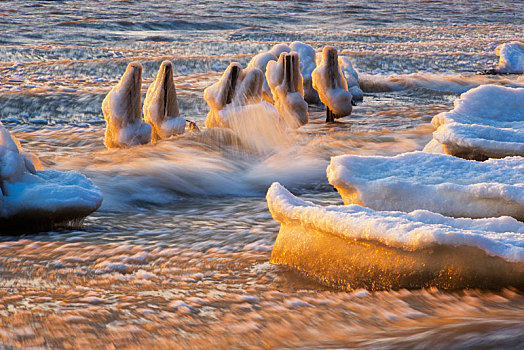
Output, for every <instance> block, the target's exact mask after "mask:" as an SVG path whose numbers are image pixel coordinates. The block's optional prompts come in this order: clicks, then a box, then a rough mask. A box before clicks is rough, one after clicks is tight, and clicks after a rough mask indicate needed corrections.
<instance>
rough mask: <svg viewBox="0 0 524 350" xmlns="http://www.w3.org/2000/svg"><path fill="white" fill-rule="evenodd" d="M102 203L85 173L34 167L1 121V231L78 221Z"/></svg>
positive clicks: (99, 195)
mask: <svg viewBox="0 0 524 350" xmlns="http://www.w3.org/2000/svg"><path fill="white" fill-rule="evenodd" d="M38 164H39V163H38ZM101 203H102V194H101V193H100V190H99V189H98V188H96V187H95V186H94V185H93V183H92V182H91V181H90V180H89V179H87V178H86V177H85V176H83V175H81V174H78V173H76V172H73V171H70V172H60V171H54V170H39V169H38V167H37V168H35V165H34V164H33V162H31V161H30V160H29V159H28V158H27V157H26V156H25V155H24V154H23V153H21V152H20V150H19V146H18V145H17V143H16V141H15V139H14V138H12V137H11V135H10V134H9V132H8V131H7V130H6V129H5V128H4V126H3V125H2V124H1V123H0V233H5V232H8V231H10V230H12V229H16V228H26V229H32V230H35V229H40V228H50V227H52V226H53V225H55V224H59V223H67V222H70V221H80V220H81V219H82V218H84V217H85V216H87V215H89V214H91V213H92V212H94V211H95V210H96V209H98V207H99V206H100V204H101Z"/></svg>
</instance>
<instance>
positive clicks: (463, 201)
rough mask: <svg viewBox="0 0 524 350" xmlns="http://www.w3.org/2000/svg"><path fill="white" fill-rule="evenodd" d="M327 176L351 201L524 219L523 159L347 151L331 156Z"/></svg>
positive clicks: (384, 207) (371, 205) (455, 214)
mask: <svg viewBox="0 0 524 350" xmlns="http://www.w3.org/2000/svg"><path fill="white" fill-rule="evenodd" d="M327 175H328V179H329V182H330V183H331V184H332V185H333V186H335V188H336V189H337V190H338V192H339V193H340V195H341V196H342V199H343V201H344V203H346V204H359V205H363V206H366V207H369V208H372V209H375V210H400V211H405V212H409V211H412V210H416V209H426V210H430V211H433V212H436V213H440V214H443V215H446V216H453V217H471V218H482V217H496V216H503V215H507V216H512V217H514V218H516V219H518V220H524V158H522V157H507V158H504V159H490V160H488V161H486V162H476V161H471V160H465V159H461V158H456V157H453V156H450V155H445V154H431V153H425V152H412V153H404V154H400V155H397V156H395V157H378V156H376V157H364V156H355V155H344V156H338V157H333V158H331V163H330V165H329V166H328V168H327Z"/></svg>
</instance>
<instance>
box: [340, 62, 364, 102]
mask: <svg viewBox="0 0 524 350" xmlns="http://www.w3.org/2000/svg"><path fill="white" fill-rule="evenodd" d="M338 64H339V66H340V70H341V71H342V74H343V75H344V78H346V82H347V84H348V90H349V92H351V96H352V97H353V100H354V101H362V100H363V99H364V92H363V91H362V89H361V88H360V86H359V84H358V73H357V71H356V70H355V68H353V64H352V63H351V60H350V59H349V58H348V57H344V56H339V57H338Z"/></svg>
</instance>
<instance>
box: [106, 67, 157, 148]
mask: <svg viewBox="0 0 524 350" xmlns="http://www.w3.org/2000/svg"><path fill="white" fill-rule="evenodd" d="M141 87H142V65H141V64H140V63H139V62H131V63H129V65H128V66H127V69H126V71H125V73H124V75H123V76H122V78H121V79H120V81H119V82H118V84H117V85H116V86H115V87H113V88H112V89H111V91H109V93H108V94H107V96H106V97H105V98H104V101H103V102H102V112H103V113H104V118H105V120H106V132H105V137H104V143H105V145H106V146H107V147H108V148H117V147H130V146H135V145H142V144H146V143H148V142H149V141H151V125H149V124H148V123H145V122H144V121H143V120H142V109H141V97H140V89H141Z"/></svg>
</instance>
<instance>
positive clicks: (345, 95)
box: [311, 46, 353, 121]
mask: <svg viewBox="0 0 524 350" xmlns="http://www.w3.org/2000/svg"><path fill="white" fill-rule="evenodd" d="M311 76H312V78H313V88H314V89H315V90H317V92H318V95H319V96H320V100H321V101H322V103H324V105H326V109H327V118H326V121H333V120H334V119H336V118H343V117H345V116H348V115H350V114H351V111H352V109H353V107H352V103H351V101H352V96H351V93H350V92H349V91H348V84H347V81H346V78H344V75H343V74H342V71H341V69H340V66H339V63H338V55H337V51H336V50H335V49H334V48H332V47H331V46H326V47H324V50H322V61H321V62H320V64H319V65H318V66H317V68H315V70H314V71H313V73H312V74H311Z"/></svg>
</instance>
